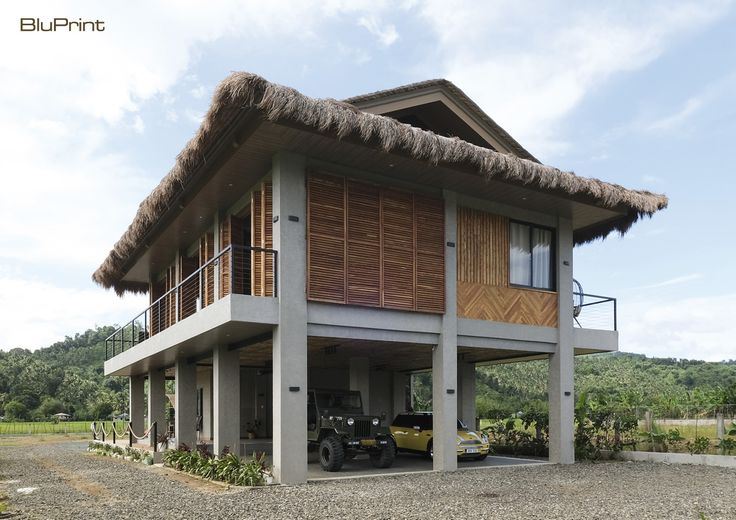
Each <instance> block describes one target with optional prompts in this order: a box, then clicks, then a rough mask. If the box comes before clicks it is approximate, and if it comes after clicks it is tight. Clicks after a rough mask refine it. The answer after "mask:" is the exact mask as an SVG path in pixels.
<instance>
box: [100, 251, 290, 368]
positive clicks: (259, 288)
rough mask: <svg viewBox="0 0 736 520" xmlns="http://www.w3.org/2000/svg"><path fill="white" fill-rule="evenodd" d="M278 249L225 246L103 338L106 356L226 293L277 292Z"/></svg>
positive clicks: (122, 349)
mask: <svg viewBox="0 0 736 520" xmlns="http://www.w3.org/2000/svg"><path fill="white" fill-rule="evenodd" d="M277 260H278V253H277V251H275V250H273V249H265V248H262V247H251V246H228V247H226V248H225V249H223V250H222V251H221V252H220V253H219V254H217V256H215V257H214V258H212V259H211V260H209V261H207V262H206V263H204V264H203V265H202V266H200V267H199V269H197V270H196V271H194V272H193V273H192V274H190V275H189V276H187V277H186V278H184V280H182V281H181V282H180V283H179V284H178V285H177V286H176V287H174V288H172V289H170V290H169V291H167V292H166V293H165V294H164V295H163V296H161V297H160V298H158V299H157V300H156V301H155V302H153V303H152V304H151V305H150V306H149V307H148V308H146V309H145V310H144V311H143V312H141V313H140V314H138V315H137V316H136V317H135V318H133V319H132V320H130V321H129V322H128V323H126V324H125V325H123V326H122V327H120V328H119V329H117V330H116V331H115V332H113V333H112V334H111V335H110V336H109V337H108V338H107V339H106V340H105V359H110V358H112V357H114V356H116V355H118V354H121V353H123V352H125V351H126V350H128V349H130V348H132V347H134V346H136V345H138V344H139V343H142V342H144V341H146V340H147V339H149V338H150V337H152V336H155V335H156V334H158V333H159V332H161V331H163V330H165V329H167V328H169V327H170V326H172V325H174V324H175V323H178V322H179V321H181V320H183V319H185V318H188V317H189V316H191V315H193V314H195V313H197V312H198V311H200V310H201V309H203V308H205V307H207V306H208V305H212V304H213V303H214V302H215V301H217V300H219V299H221V298H223V297H225V296H227V295H229V294H247V295H251V296H275V295H277V294H278V276H277V273H276V266H277V265H278V262H277Z"/></svg>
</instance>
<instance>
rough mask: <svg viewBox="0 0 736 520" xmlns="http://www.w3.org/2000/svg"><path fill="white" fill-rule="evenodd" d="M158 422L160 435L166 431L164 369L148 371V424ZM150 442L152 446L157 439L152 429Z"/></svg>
mask: <svg viewBox="0 0 736 520" xmlns="http://www.w3.org/2000/svg"><path fill="white" fill-rule="evenodd" d="M154 421H155V422H156V430H157V432H158V434H159V435H161V434H162V433H166V431H167V430H168V424H167V423H166V374H165V373H164V371H163V370H150V371H149V372H148V426H149V427H150V426H151V425H152V424H153V423H154ZM149 439H150V440H149V442H150V445H151V447H153V445H154V443H155V442H156V441H157V439H155V438H154V437H153V430H151V434H150V438H149Z"/></svg>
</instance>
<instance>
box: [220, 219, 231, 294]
mask: <svg viewBox="0 0 736 520" xmlns="http://www.w3.org/2000/svg"><path fill="white" fill-rule="evenodd" d="M231 222H232V217H231V216H228V217H225V218H224V219H223V220H222V221H221V222H220V250H221V251H224V250H225V249H226V248H227V246H229V245H230V243H231V240H232V227H231ZM230 254H231V253H230V252H226V253H223V254H222V256H220V261H219V267H220V297H225V296H227V295H228V294H230V287H231V285H230V276H231V273H230Z"/></svg>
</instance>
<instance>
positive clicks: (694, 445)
mask: <svg viewBox="0 0 736 520" xmlns="http://www.w3.org/2000/svg"><path fill="white" fill-rule="evenodd" d="M685 447H686V448H687V451H689V452H690V455H701V454H703V453H706V452H707V451H708V448H710V439H709V438H708V437H696V438H695V439H694V440H692V441H687V444H685Z"/></svg>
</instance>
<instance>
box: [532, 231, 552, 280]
mask: <svg viewBox="0 0 736 520" xmlns="http://www.w3.org/2000/svg"><path fill="white" fill-rule="evenodd" d="M532 244H534V249H532V264H533V265H534V273H533V280H532V281H533V283H532V285H533V286H534V287H537V288H539V289H552V288H553V287H552V232H551V231H549V230H547V229H539V228H535V229H533V230H532Z"/></svg>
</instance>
